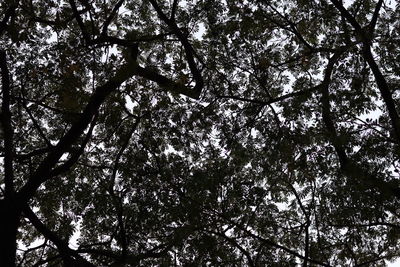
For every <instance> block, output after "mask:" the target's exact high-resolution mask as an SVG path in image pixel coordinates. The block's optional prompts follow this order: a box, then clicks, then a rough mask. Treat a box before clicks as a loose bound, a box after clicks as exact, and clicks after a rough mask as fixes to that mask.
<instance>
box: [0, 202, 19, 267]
mask: <svg viewBox="0 0 400 267" xmlns="http://www.w3.org/2000/svg"><path fill="white" fill-rule="evenodd" d="M20 215H21V212H20V209H19V208H18V206H17V205H16V203H15V202H14V201H12V200H8V199H2V200H0V216H1V218H2V219H1V220H0V266H3V267H14V266H15V262H16V250H17V232H18V227H19V223H20Z"/></svg>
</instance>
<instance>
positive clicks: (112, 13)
mask: <svg viewBox="0 0 400 267" xmlns="http://www.w3.org/2000/svg"><path fill="white" fill-rule="evenodd" d="M124 1H125V0H119V1H118V2H117V4H116V5H115V6H114V8H113V10H112V11H111V13H110V15H109V16H108V17H107V19H106V21H105V22H104V25H103V28H102V30H101V35H102V36H107V30H108V26H109V25H110V23H111V22H112V20H113V19H114V17H115V15H116V14H117V12H118V10H119V8H120V7H121V6H122V4H123V3H124Z"/></svg>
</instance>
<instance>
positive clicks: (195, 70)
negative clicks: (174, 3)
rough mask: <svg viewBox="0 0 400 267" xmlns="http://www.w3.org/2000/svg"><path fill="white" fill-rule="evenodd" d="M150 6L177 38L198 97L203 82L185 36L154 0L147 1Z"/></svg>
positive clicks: (191, 48)
mask: <svg viewBox="0 0 400 267" xmlns="http://www.w3.org/2000/svg"><path fill="white" fill-rule="evenodd" d="M149 1H150V3H151V5H152V6H153V7H154V9H155V10H156V12H157V14H158V16H159V17H160V19H161V20H162V21H164V23H165V24H167V25H168V27H170V29H171V30H172V31H173V32H174V33H175V35H176V36H177V37H178V39H179V41H180V42H181V44H182V45H183V48H184V50H185V53H186V60H187V62H188V64H189V69H190V71H191V73H192V75H193V78H194V80H195V82H196V84H195V86H194V87H193V91H194V93H193V94H194V95H198V96H200V93H201V90H202V89H203V86H204V81H203V77H202V75H201V72H200V70H199V69H198V67H197V64H196V62H195V60H194V53H193V51H194V50H193V47H192V46H191V45H190V43H189V40H188V39H187V36H186V35H185V34H184V33H183V32H182V31H181V30H180V29H179V27H178V26H177V25H176V23H175V21H174V20H170V19H169V18H168V17H167V16H166V15H165V14H164V12H163V11H162V10H161V8H160V6H159V5H158V4H157V1H156V0H149Z"/></svg>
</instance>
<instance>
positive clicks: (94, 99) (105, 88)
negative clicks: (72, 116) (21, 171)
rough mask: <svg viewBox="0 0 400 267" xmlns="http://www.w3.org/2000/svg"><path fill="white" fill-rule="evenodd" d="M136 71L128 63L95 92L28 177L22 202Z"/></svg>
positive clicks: (32, 192)
mask: <svg viewBox="0 0 400 267" xmlns="http://www.w3.org/2000/svg"><path fill="white" fill-rule="evenodd" d="M136 69H137V63H136V62H128V63H127V64H126V65H124V66H122V67H121V68H120V69H119V70H118V71H117V73H116V74H115V76H114V77H113V78H111V79H110V80H109V81H108V82H106V83H105V84H104V85H102V86H99V87H98V88H97V89H96V90H95V92H94V93H93V95H92V96H91V98H90V100H89V102H88V104H87V105H86V107H85V109H84V110H83V112H82V114H81V115H80V118H79V119H78V120H77V121H76V122H75V123H74V124H73V125H72V126H71V128H70V129H69V130H68V132H67V133H66V134H65V135H64V136H63V137H62V138H61V139H60V141H59V142H58V144H57V145H56V146H55V147H54V149H53V150H52V151H51V152H50V153H49V154H48V155H47V157H46V158H45V159H44V160H43V161H42V162H41V163H40V165H39V167H38V168H37V169H36V171H35V172H34V173H33V174H32V175H31V176H30V177H29V179H28V181H27V183H26V184H25V185H24V186H23V187H22V188H21V190H20V191H19V193H18V196H19V198H20V199H21V200H22V201H24V202H26V201H28V200H29V199H30V198H31V197H32V196H33V195H34V194H35V192H36V190H37V188H39V186H40V185H41V184H42V183H44V182H45V181H47V180H48V179H49V178H50V177H51V176H50V175H49V174H50V172H51V170H52V168H53V167H54V166H55V165H56V164H57V162H58V160H59V159H60V158H61V156H62V155H63V154H64V153H65V152H67V151H69V149H70V148H71V146H72V145H73V144H74V143H75V142H76V141H77V140H78V138H79V137H80V136H81V135H82V133H83V131H84V130H85V129H86V127H87V126H88V125H89V123H90V122H91V121H92V119H93V116H94V115H95V114H96V113H97V112H98V109H99V107H100V106H101V104H102V103H103V102H104V100H105V99H106V97H107V96H108V95H109V94H111V93H112V92H113V91H115V90H116V89H117V88H118V87H119V86H120V85H121V84H122V83H123V82H125V81H126V80H127V79H129V78H130V77H132V76H133V75H134V74H135V72H136Z"/></svg>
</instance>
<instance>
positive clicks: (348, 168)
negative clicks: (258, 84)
mask: <svg viewBox="0 0 400 267" xmlns="http://www.w3.org/2000/svg"><path fill="white" fill-rule="evenodd" d="M340 56H341V53H340V52H338V53H336V54H334V55H333V56H332V57H331V58H330V59H329V62H328V65H327V67H326V69H325V74H324V80H323V82H322V85H323V86H321V95H322V97H321V104H322V120H323V122H324V124H325V127H326V129H327V133H328V137H329V139H330V141H331V142H332V144H333V147H334V148H335V151H336V154H337V156H338V159H339V162H340V168H341V170H342V171H343V173H344V174H345V175H346V176H348V177H350V178H352V179H354V180H356V181H362V182H363V183H366V184H368V185H369V186H371V187H373V188H376V189H378V190H379V191H380V193H382V194H385V195H387V194H390V195H392V196H395V197H396V198H400V188H398V187H392V186H391V185H390V184H389V183H387V182H385V181H384V180H382V179H380V178H379V177H376V176H375V175H372V174H370V173H369V172H368V171H366V170H365V169H364V168H362V167H361V166H359V165H358V164H356V163H355V162H353V161H352V160H351V159H350V158H349V157H348V155H347V153H346V149H345V147H344V144H343V141H342V139H341V138H340V136H339V135H338V133H337V131H336V126H335V123H334V121H333V119H332V116H331V105H330V95H329V86H330V83H331V75H332V72H333V69H334V65H335V64H336V63H337V60H338V59H339V57H340Z"/></svg>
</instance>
